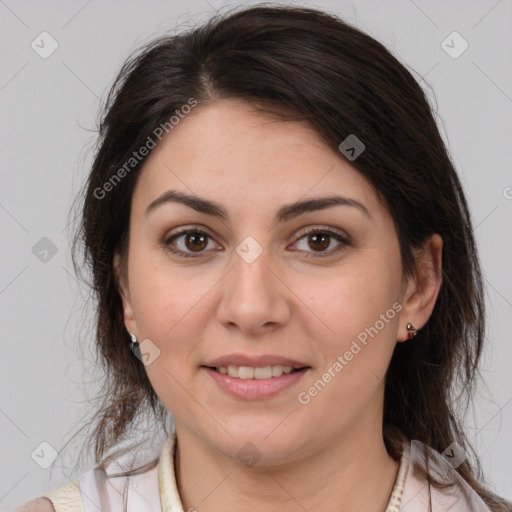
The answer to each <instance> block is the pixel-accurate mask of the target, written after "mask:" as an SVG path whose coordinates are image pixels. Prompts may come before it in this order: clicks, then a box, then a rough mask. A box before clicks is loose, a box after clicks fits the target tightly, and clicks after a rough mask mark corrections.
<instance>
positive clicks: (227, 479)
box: [175, 425, 399, 512]
mask: <svg viewBox="0 0 512 512" xmlns="http://www.w3.org/2000/svg"><path fill="white" fill-rule="evenodd" d="M372 428H373V426H372ZM176 433H177V439H178V440H179V441H178V445H177V447H176V452H175V472H176V480H177V483H178V488H179V492H180V496H181V500H182V504H183V509H184V510H200V511H201V512H218V511H219V510H223V511H224V512H235V511H236V512H245V511H247V512H249V511H253V510H255V509H257V510H262V511H265V512H274V511H275V512H292V511H293V512H296V511H297V510H301V509H302V510H322V511H325V512H339V510H340V504H341V503H342V504H343V510H344V512H359V511H361V510H365V512H384V511H385V510H386V507H387V505H388V502H389V499H390V496H391V492H392V490H393V486H394V483H395V479H396V476H397V473H398V467H399V462H398V461H395V460H394V459H392V458H391V457H390V456H389V454H388V453H387V451H386V447H385V444H384V440H383V438H382V432H381V430H380V429H374V428H373V430H372V431H370V430H369V429H361V428H360V429H359V430H358V431H357V432H355V431H354V432H350V433H347V432H344V433H343V436H340V437H339V438H335V439H332V440H329V442H327V443H325V447H324V449H321V450H317V451H315V452H314V453H313V454H311V455H310V456H309V457H305V458H302V459H300V460H295V461H293V462H290V463H287V464H281V465H277V466H276V465H269V464H267V465H263V464H259V463H258V464H256V465H255V466H252V467H248V466H245V465H244V464H242V463H241V462H240V461H239V460H236V459H235V460H234V459H233V458H230V457H227V456H225V455H224V454H219V452H218V451H217V450H214V449H213V448H212V447H211V446H208V445H206V444H205V443H204V442H201V440H200V439H198V438H197V437H196V436H194V434H193V433H191V432H190V431H188V430H187V429H185V428H184V429H179V428H178V425H177V426H176Z"/></svg>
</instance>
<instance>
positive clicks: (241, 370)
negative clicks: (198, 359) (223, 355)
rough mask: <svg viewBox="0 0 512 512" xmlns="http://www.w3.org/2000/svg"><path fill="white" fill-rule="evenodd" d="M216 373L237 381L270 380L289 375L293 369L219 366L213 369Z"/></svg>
mask: <svg viewBox="0 0 512 512" xmlns="http://www.w3.org/2000/svg"><path fill="white" fill-rule="evenodd" d="M215 369H216V370H217V371H218V372H220V373H223V374H224V375H226V374H227V375H229V376H230V377H237V378H239V379H270V378H271V377H281V375H282V374H283V373H290V372H291V371H292V370H294V368H292V367H291V366H281V365H276V366H264V367H257V368H254V367H252V366H231V365H230V366H228V367H226V366H219V367H217V368H215Z"/></svg>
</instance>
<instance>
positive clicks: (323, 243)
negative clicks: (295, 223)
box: [309, 233, 331, 251]
mask: <svg viewBox="0 0 512 512" xmlns="http://www.w3.org/2000/svg"><path fill="white" fill-rule="evenodd" d="M330 242H331V236H330V235H327V234H325V233H314V234H312V235H309V246H310V247H311V249H315V251H325V249H327V248H328V247H329V244H330Z"/></svg>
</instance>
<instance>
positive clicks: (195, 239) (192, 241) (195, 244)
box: [185, 232, 208, 251]
mask: <svg viewBox="0 0 512 512" xmlns="http://www.w3.org/2000/svg"><path fill="white" fill-rule="evenodd" d="M185 245H186V247H187V248H188V249H190V250H191V251H201V250H203V249H204V248H205V247H206V246H207V245H208V240H207V237H206V236H205V235H204V234H202V233H199V232H194V233H187V234H186V235H185Z"/></svg>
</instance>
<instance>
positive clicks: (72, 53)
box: [0, 0, 512, 509]
mask: <svg viewBox="0 0 512 512" xmlns="http://www.w3.org/2000/svg"><path fill="white" fill-rule="evenodd" d="M255 3H257V2H245V3H244V4H245V5H250V4H255ZM289 3H294V2H289ZM295 3H296V4H298V5H307V6H316V7H320V8H325V9H329V10H331V11H333V12H335V13H337V14H340V15H342V16H343V17H344V18H345V19H346V20H347V21H349V22H352V23H354V24H355V25H357V26H358V27H359V28H361V29H363V30H365V31H366V32H368V33H369V34H370V35H372V36H373V37H375V38H377V39H378V40H379V41H381V42H382V43H384V44H385V45H386V46H387V47H388V48H390V49H391V50H392V51H393V52H394V53H395V55H397V57H398V58H399V59H400V60H401V62H403V63H404V64H406V65H407V66H408V67H409V68H410V69H411V68H412V69H413V70H414V72H415V76H416V77H417V78H418V79H421V76H423V77H424V78H425V80H426V82H427V83H428V84H429V85H430V86H432V88H433V90H434V92H435V99H434V97H433V96H432V93H431V92H430V90H429V89H428V87H427V86H426V85H425V83H424V82H422V84H423V86H424V87H425V88H426V90H427V91H428V94H429V97H431V98H432V101H433V102H437V105H438V112H439V116H438V121H439V125H440V127H441V131H442V133H443V136H444V137H445V140H447V143H448V145H449V148H450V151H451V154H452V155H453V159H454V162H455V164H456V167H457V169H458V171H459V172H460V175H461V178H462V182H463V185H464V186H465V189H466V192H467V194H468V198H469V203H470V208H471V212H472V215H473V220H474V225H475V233H476V237H477V240H478V245H479V249H480V254H481V260H482V265H483V271H484V276H485V282H486V286H487V298H488V313H487V315H488V325H489V328H488V336H487V339H488V344H487V347H486V349H485V354H484V359H483V363H482V376H483V379H484V383H483V384H481V385H480V386H479V388H478V393H477V398H476V400H475V405H474V408H473V409H472V410H471V411H470V414H469V415H468V419H467V429H468V432H469V436H470V438H471V439H472V440H473V442H474V445H475V447H476V448H477V452H478V453H479V454H480V455H481V460H482V462H483V467H484V470H485V471H486V474H487V475H488V477H489V480H490V481H491V482H492V484H493V485H494V487H495V489H496V490H497V491H498V492H499V493H500V494H501V495H503V496H505V497H507V498H508V499H512V470H511V464H510V461H511V460H512V435H511V432H512V377H511V372H510V361H511V359H512V343H511V338H510V332H511V331H512V273H511V272H510V261H512V240H511V236H510V233H511V231H510V225H511V220H512V188H511V187H512V173H511V167H510V160H511V159H510V146H511V140H512V138H511V135H512V115H511V114H512V69H511V62H512V59H511V58H510V57H511V48H512V26H511V25H512V2H511V1H510V0H501V1H496V0H481V1H468V0H464V1H446V2H439V1H420V0H415V1H412V0H396V1H386V2H384V1H381V2H378V1H370V0H365V1H356V2H345V1H336V2H335V1H327V0H326V1H317V2H314V3H313V2H300V3H298V2H295ZM227 5H230V6H239V5H242V2H231V3H230V4H228V3H226V2H223V1H221V0H217V1H216V0H208V1H206V0H188V1H176V2H170V1H152V2H141V1H138V2H135V1H123V2H121V1H101V2H100V1H99V0H92V1H85V0H80V1H46V2H42V1H37V2H36V1H33V2H32V1H15V0H5V1H1V0H0V44H1V47H2V48H3V52H2V56H3V58H2V62H1V65H0V109H1V126H0V130H1V131H0V141H1V163H2V187H1V189H0V223H1V229H2V240H3V243H2V265H1V269H0V308H1V312H2V313H1V314H2V322H1V325H2V329H1V335H2V355H1V358H0V374H1V376H2V381H1V383H2V385H1V386H0V431H1V432H2V436H1V440H0V461H1V468H0V508H2V509H7V508H9V507H11V506H13V505H15V504H19V503H21V502H24V501H26V500H28V499H29V498H32V497H35V496H38V495H41V494H42V493H43V492H45V491H46V490H48V489H51V488H55V487H57V486H59V485H61V484H63V483H66V482H67V481H69V479H72V478H75V477H76V476H78V475H77V474H75V473H74V472H73V468H72V466H73V464H74V462H75V461H76V456H75V454H76V453H77V452H76V450H77V448H78V447H79V446H80V444H81V442H82V441H83V439H81V438H80V436H78V437H76V438H74V439H73V441H71V439H72V437H73V434H74V433H75V432H76V431H77V429H78V428H79V426H80V425H82V422H83V418H84V415H86V414H87V413H88V412H90V406H89V405H88V403H87V399H88V397H90V396H93V395H94V392H95V391H96V389H97V387H96V381H95V379H94V375H93V374H92V373H91V371H90V369H91V367H92V365H93V362H94V353H93V351H92V349H91V344H90V342H91V340H92V337H93V334H94V330H93V323H92V321H91V318H92V315H91V308H90V304H88V303H87V302H86V289H84V288H83V287H82V286H81V285H80V284H79V283H78V282H77V281H76V279H75V277H74V274H73V270H72V267H71V261H70V252H69V247H70V236H71V233H72V230H71V228H72V227H73V225H72V224H70V225H68V223H69V220H70V217H69V216H68V213H69V211H70V207H71V204H72V200H73V197H74V194H75V193H76V192H77V191H78V189H79V187H80V185H81V183H82V181H83V179H84V176H85V174H86V172H87V168H88V165H89V164H90V162H91V144H92V143H93V142H94V140H95V134H94V132H93V131H90V130H91V129H94V128H95V123H96V120H97V113H98V109H99V106H100V101H101V100H104V99H105V95H106V92H107V90H108V88H109V86H110V85H111V83H112V81H113V79H114V77H115V75H116V74H117V72H118V70H119V68H120V66H121V64H122V63H123V61H124V60H125V58H126V57H127V56H128V54H129V53H130V52H131V51H132V50H133V49H135V48H136V47H138V46H139V45H140V44H141V43H143V42H145V41H148V40H150V39H151V38H152V37H154V36H157V35H159V34H162V33H163V32H164V31H171V32H172V31H174V30H175V29H176V27H178V29H181V28H186V27H188V26H191V25H192V24H193V23H195V22H200V21H202V20H205V19H206V18H208V17H209V16H210V15H211V14H212V13H213V12H214V11H215V10H217V9H219V8H221V9H222V10H224V9H225V6H227ZM43 31H46V32H48V33H49V34H51V36H52V37H53V38H54V39H55V40H56V41H57V43H58V45H59V46H58V48H57V50H56V51H55V52H54V53H53V54H52V55H51V56H49V57H48V58H47V59H43V58H41V57H40V56H39V54H38V53H36V52H35V51H34V50H33V49H32V47H31V43H32V41H34V40H35V41H36V43H37V42H38V41H39V45H40V46H42V43H40V39H41V38H40V37H38V36H39V35H40V34H41V32H43ZM453 31H457V32H459V33H460V35H461V36H462V37H463V38H464V39H465V40H466V41H467V43H468V44H469V47H468V49H467V50H466V51H465V52H464V53H462V54H461V55H460V56H459V57H458V58H452V57H451V56H450V55H448V54H447V53H446V52H445V50H444V49H443V47H442V46H441V43H442V41H443V40H445V39H446V37H447V36H448V35H449V34H451V33H452V32H453ZM45 41H46V42H45V43H44V45H45V48H46V49H48V48H49V40H48V39H46V40H45ZM448 41H450V40H448ZM460 43H461V42H460V41H455V42H454V43H453V44H452V43H449V44H452V45H454V48H455V50H457V49H458V48H461V46H460ZM43 237H47V238H48V239H49V240H50V241H51V244H53V245H54V246H55V249H56V250H57V252H56V254H54V255H52V252H51V246H50V245H49V243H48V241H46V240H45V241H42V242H41V241H40V240H41V238H43ZM36 244H39V245H36ZM34 246H35V247H36V248H35V249H33V248H34ZM45 249H46V250H49V252H48V253H44V250H45ZM55 249H54V250H55ZM70 441H71V442H70ZM42 442H47V443H49V444H50V445H51V446H52V447H53V448H54V449H55V450H56V451H57V452H61V450H63V448H64V447H66V452H67V455H66V456H65V457H58V458H57V459H56V460H55V462H54V463H53V465H52V466H51V467H50V468H48V469H43V468H41V467H40V465H38V464H37V463H36V461H38V462H39V463H40V464H41V463H43V464H44V462H45V461H50V460H51V449H49V448H48V447H47V446H46V445H43V446H42V447H41V446H40V444H41V443H42ZM34 450H36V452H35V453H36V454H39V458H38V457H37V455H34V457H32V456H31V454H32V453H33V452H34ZM66 452H61V455H65V453H66ZM64 458H65V459H66V460H63V459H64ZM89 462H90V461H89ZM82 469H83V470H85V469H87V462H85V463H84V467H83V468H82Z"/></svg>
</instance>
